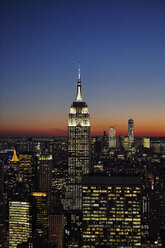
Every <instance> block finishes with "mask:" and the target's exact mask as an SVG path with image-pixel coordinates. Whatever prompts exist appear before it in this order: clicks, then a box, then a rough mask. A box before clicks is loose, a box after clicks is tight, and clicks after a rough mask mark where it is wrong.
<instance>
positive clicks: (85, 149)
mask: <svg viewBox="0 0 165 248" xmlns="http://www.w3.org/2000/svg"><path fill="white" fill-rule="evenodd" d="M89 170H90V120H89V112H88V105H87V104H86V103H85V101H84V100H83V98H82V94H81V77H80V67H79V72H78V82H77V95H76V99H75V101H73V103H72V105H71V108H70V113H69V120H68V180H67V206H66V207H67V210H69V209H70V210H81V209H82V176H83V175H85V174H88V173H89Z"/></svg>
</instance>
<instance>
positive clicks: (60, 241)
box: [48, 214, 64, 248]
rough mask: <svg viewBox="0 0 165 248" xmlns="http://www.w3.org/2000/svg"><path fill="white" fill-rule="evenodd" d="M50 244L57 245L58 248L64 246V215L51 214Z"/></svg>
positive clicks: (49, 220) (49, 221)
mask: <svg viewBox="0 0 165 248" xmlns="http://www.w3.org/2000/svg"><path fill="white" fill-rule="evenodd" d="M48 223H49V226H48V228H49V229H48V235H49V243H51V244H56V245H57V247H58V248H63V246H64V215H63V214H50V215H49V219H48Z"/></svg>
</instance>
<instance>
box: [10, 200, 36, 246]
mask: <svg viewBox="0 0 165 248" xmlns="http://www.w3.org/2000/svg"><path fill="white" fill-rule="evenodd" d="M31 235H32V225H31V214H30V203H29V202H27V201H9V248H16V247H17V245H18V244H21V243H23V242H27V241H28V239H29V238H31Z"/></svg>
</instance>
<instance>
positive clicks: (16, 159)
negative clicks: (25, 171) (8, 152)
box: [10, 150, 19, 162]
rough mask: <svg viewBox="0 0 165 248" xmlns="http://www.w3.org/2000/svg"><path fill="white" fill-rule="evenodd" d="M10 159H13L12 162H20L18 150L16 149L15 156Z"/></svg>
mask: <svg viewBox="0 0 165 248" xmlns="http://www.w3.org/2000/svg"><path fill="white" fill-rule="evenodd" d="M10 161H12V162H18V161H19V159H18V157H17V154H16V150H14V153H13V157H12V159H11V160H10Z"/></svg>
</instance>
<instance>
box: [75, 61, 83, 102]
mask: <svg viewBox="0 0 165 248" xmlns="http://www.w3.org/2000/svg"><path fill="white" fill-rule="evenodd" d="M76 101H83V98H82V95H81V76H80V61H79V67H78V81H77V95H76Z"/></svg>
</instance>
